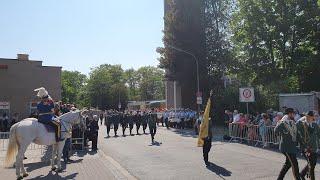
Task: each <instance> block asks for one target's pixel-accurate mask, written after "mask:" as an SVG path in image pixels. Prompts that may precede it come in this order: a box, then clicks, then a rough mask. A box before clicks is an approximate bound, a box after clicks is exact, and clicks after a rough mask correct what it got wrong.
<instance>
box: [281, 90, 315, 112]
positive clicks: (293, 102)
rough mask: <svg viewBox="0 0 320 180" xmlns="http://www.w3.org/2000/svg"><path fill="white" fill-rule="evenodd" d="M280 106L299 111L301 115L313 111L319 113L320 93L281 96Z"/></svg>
mask: <svg viewBox="0 0 320 180" xmlns="http://www.w3.org/2000/svg"><path fill="white" fill-rule="evenodd" d="M279 106H280V108H285V107H291V108H293V109H297V110H298V111H299V113H300V114H301V113H304V112H308V111H311V110H316V111H317V112H319V107H320V92H310V93H300V94H279Z"/></svg>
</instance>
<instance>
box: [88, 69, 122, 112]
mask: <svg viewBox="0 0 320 180" xmlns="http://www.w3.org/2000/svg"><path fill="white" fill-rule="evenodd" d="M89 75H90V77H89V80H88V83H87V88H86V93H85V94H86V95H87V96H88V99H89V100H90V102H89V104H90V105H91V106H94V107H98V108H99V109H110V108H116V107H117V105H118V102H116V101H115V99H116V97H118V96H119V93H118V92H120V91H121V92H123V94H122V95H121V96H122V101H123V102H124V101H127V99H126V98H127V95H126V91H127V89H126V86H125V79H124V78H125V76H124V71H123V69H122V68H121V65H110V64H103V65H100V66H99V67H96V68H94V69H92V71H91V72H90V74H89ZM115 87H121V88H122V89H121V90H120V89H119V88H115Z"/></svg>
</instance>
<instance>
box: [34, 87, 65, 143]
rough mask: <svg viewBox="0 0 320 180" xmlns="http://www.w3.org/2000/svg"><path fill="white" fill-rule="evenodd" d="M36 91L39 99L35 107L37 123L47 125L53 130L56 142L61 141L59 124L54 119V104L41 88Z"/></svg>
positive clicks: (46, 92)
mask: <svg viewBox="0 0 320 180" xmlns="http://www.w3.org/2000/svg"><path fill="white" fill-rule="evenodd" d="M35 91H38V94H37V96H38V97H39V98H41V102H40V103H39V104H38V105H37V111H38V122H40V123H42V124H48V125H50V126H52V127H53V128H54V130H55V135H56V136H55V137H56V142H59V141H63V140H64V139H63V138H61V132H60V131H61V124H60V122H59V120H58V119H55V118H54V114H53V113H54V102H53V100H52V99H51V97H50V96H49V94H48V91H46V89H45V88H43V87H41V88H38V89H35Z"/></svg>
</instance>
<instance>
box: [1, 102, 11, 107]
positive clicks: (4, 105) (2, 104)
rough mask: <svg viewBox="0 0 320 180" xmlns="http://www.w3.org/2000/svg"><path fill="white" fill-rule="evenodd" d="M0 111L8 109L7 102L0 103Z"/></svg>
mask: <svg viewBox="0 0 320 180" xmlns="http://www.w3.org/2000/svg"><path fill="white" fill-rule="evenodd" d="M0 109H10V103H9V102H0Z"/></svg>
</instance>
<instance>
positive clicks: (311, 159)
mask: <svg viewBox="0 0 320 180" xmlns="http://www.w3.org/2000/svg"><path fill="white" fill-rule="evenodd" d="M304 157H305V158H306V160H307V162H308V164H307V165H306V167H304V168H303V170H302V171H301V176H302V177H305V176H306V175H307V174H308V177H310V179H311V180H315V179H316V178H315V175H314V168H315V167H316V165H317V154H316V153H314V152H312V153H310V156H308V157H307V156H306V155H305V154H304Z"/></svg>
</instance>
